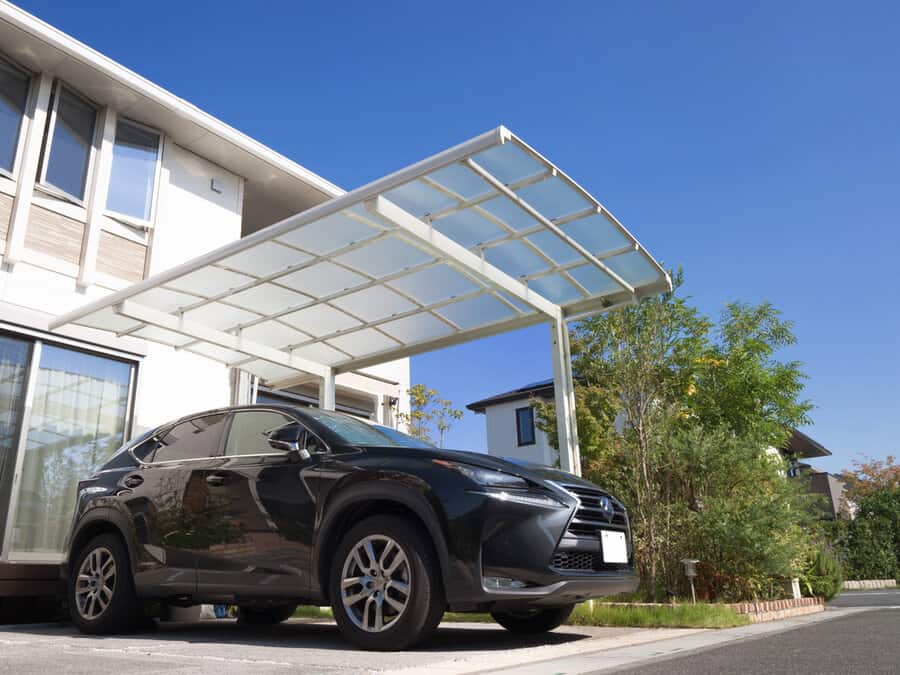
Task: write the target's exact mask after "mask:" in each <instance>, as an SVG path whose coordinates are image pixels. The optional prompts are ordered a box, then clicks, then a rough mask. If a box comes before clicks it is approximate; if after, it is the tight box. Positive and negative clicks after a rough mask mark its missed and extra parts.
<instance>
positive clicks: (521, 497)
mask: <svg viewBox="0 0 900 675" xmlns="http://www.w3.org/2000/svg"><path fill="white" fill-rule="evenodd" d="M433 461H434V463H435V464H440V465H441V466H445V467H447V468H448V469H453V470H454V471H459V472H460V473H461V474H463V475H464V476H466V477H467V478H469V479H471V480H473V481H475V482H476V483H478V484H479V485H481V486H482V487H485V488H489V489H487V490H478V491H477V492H479V493H480V494H483V495H486V496H488V497H492V498H494V499H499V500H500V501H504V502H516V503H518V504H526V505H528V506H541V507H544V508H559V507H561V506H563V507H564V506H565V504H564V503H562V502H561V501H559V500H557V499H554V498H553V497H551V496H550V495H548V494H546V493H545V492H542V491H540V490H536V489H529V488H531V487H532V486H531V485H529V483H528V481H526V480H525V479H524V478H519V477H518V476H514V475H512V474H511V473H504V472H503V471H493V470H491V469H482V468H481V467H477V466H471V465H469V464H458V463H456V462H448V461H446V460H443V459H435V460H433ZM473 492H475V491H474V490H473Z"/></svg>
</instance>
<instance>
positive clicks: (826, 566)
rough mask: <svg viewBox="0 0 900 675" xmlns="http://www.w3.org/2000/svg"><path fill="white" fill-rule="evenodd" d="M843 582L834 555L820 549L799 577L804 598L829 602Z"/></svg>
mask: <svg viewBox="0 0 900 675" xmlns="http://www.w3.org/2000/svg"><path fill="white" fill-rule="evenodd" d="M843 581H844V579H843V574H842V573H841V564H840V562H838V559H837V558H836V557H835V556H834V554H832V553H831V552H830V551H828V550H826V549H824V548H822V549H819V551H818V552H817V553H816V555H815V557H814V558H813V560H812V562H811V564H810V565H809V567H808V568H807V569H806V570H805V571H804V572H803V574H802V575H801V576H800V589H801V591H802V593H803V595H805V596H808V597H810V596H811V597H815V598H825V600H831V599H832V598H833V597H834V596H836V595H837V594H838V593H840V591H841V584H842V583H843Z"/></svg>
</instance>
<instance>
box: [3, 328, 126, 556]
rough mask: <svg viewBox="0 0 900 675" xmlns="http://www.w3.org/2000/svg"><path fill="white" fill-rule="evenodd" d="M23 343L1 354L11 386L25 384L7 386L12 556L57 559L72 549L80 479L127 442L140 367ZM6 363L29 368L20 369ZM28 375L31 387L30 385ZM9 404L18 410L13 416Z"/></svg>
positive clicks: (44, 344)
mask: <svg viewBox="0 0 900 675" xmlns="http://www.w3.org/2000/svg"><path fill="white" fill-rule="evenodd" d="M0 339H5V338H0ZM22 344H23V345H24V346H25V348H26V350H25V351H24V352H22V351H21V350H20V351H19V352H15V351H13V350H12V348H7V352H8V353H9V354H10V355H11V356H9V357H8V358H7V359H6V361H3V360H2V358H3V357H2V354H3V352H2V351H0V372H3V370H2V369H3V368H5V369H6V370H8V371H10V379H11V381H12V380H15V381H16V382H18V383H20V384H19V386H18V389H16V390H15V392H13V391H12V390H10V393H9V396H8V397H6V391H7V390H6V389H5V388H2V387H5V385H0V416H2V417H0V453H2V452H3V448H4V445H3V444H4V443H7V445H8V449H7V450H6V458H7V461H6V462H5V466H6V467H7V470H8V471H12V470H13V469H12V466H10V465H12V464H13V459H15V460H16V461H15V466H16V467H17V473H18V478H17V480H16V481H15V484H14V487H13V490H12V494H11V498H10V499H9V500H8V501H7V502H6V503H8V504H9V507H10V508H11V509H12V517H11V518H10V519H9V522H11V523H12V529H11V531H10V532H8V533H7V551H8V554H9V558H10V559H11V560H27V559H33V560H45V559H46V560H52V559H54V558H56V557H59V556H60V554H61V553H62V551H63V547H64V545H65V539H66V535H67V533H68V530H69V526H70V525H71V522H72V515H73V509H74V507H75V499H76V489H77V484H78V481H79V480H81V479H82V478H86V477H87V476H90V475H91V474H92V473H93V472H94V471H96V470H97V469H98V468H99V467H100V466H102V465H103V463H104V462H106V460H107V459H108V458H109V457H110V455H112V453H113V452H115V450H116V448H118V447H120V446H121V445H122V443H124V441H125V435H126V433H127V427H128V422H129V417H130V414H129V413H130V408H131V392H132V383H133V379H134V368H135V366H134V364H133V363H132V362H129V361H124V360H120V359H115V358H110V357H108V356H101V355H98V354H92V353H87V352H84V351H80V350H78V349H72V348H70V347H66V346H61V345H57V344H51V343H47V342H43V341H39V340H36V341H34V342H33V343H31V344H29V343H28V342H22ZM2 346H3V343H2V342H0V349H2ZM29 348H30V349H31V350H32V353H33V356H32V360H33V361H35V362H36V366H32V367H31V368H35V370H34V371H33V372H32V371H31V368H29V367H28V365H27V364H26V363H25V361H26V360H27V359H26V358H25V357H24V356H23V354H26V355H27V352H28V349H29ZM16 359H18V360H16ZM4 363H9V364H13V363H20V364H22V365H21V368H20V370H16V369H15V367H14V366H13V365H7V366H4V365H2V364H4ZM29 376H30V378H31V384H30V385H26V382H27V381H28V380H29ZM26 389H28V391H26ZM7 398H8V399H9V403H8V405H7V404H6V403H5V401H6V399H7ZM4 406H6V407H8V408H9V410H10V411H13V410H14V411H15V412H14V413H9V414H8V415H7V414H6V413H4V412H3V411H4V410H5V409H6V407H4ZM7 417H8V418H9V422H8V423H6V424H4V422H5V421H6V419H7ZM22 425H24V427H25V434H24V436H23V434H22V433H21V431H20V428H21V426H22ZM7 427H9V431H8V432H7V431H6V428H7ZM14 427H15V428H14ZM7 437H9V439H10V440H9V441H5V439H6V438H7ZM16 449H18V450H17V451H16ZM0 457H3V455H2V454H0ZM3 505H5V503H4V502H0V506H3Z"/></svg>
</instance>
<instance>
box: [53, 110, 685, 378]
mask: <svg viewBox="0 0 900 675" xmlns="http://www.w3.org/2000/svg"><path fill="white" fill-rule="evenodd" d="M669 287H670V282H669V279H668V275H667V274H666V273H665V271H664V270H663V269H662V268H661V267H660V266H659V264H658V263H657V262H656V261H655V260H654V259H653V258H652V257H651V256H650V254H649V253H647V251H646V250H645V249H644V248H643V247H642V246H641V245H640V244H639V243H638V242H637V240H636V239H635V238H634V237H633V236H632V234H631V233H630V232H629V231H628V230H626V229H625V228H624V227H623V226H622V225H621V224H620V223H619V222H618V221H617V220H616V219H615V217H614V216H612V214H610V213H609V211H607V210H606V209H605V208H604V207H603V206H602V205H601V204H600V203H599V202H598V201H597V200H596V199H594V198H593V197H592V196H591V195H590V194H589V193H588V192H586V191H585V190H584V189H583V188H582V187H581V186H579V185H578V184H577V183H575V182H574V181H573V180H571V179H570V178H569V177H568V176H566V174H565V173H563V172H562V171H561V170H559V168H557V167H556V166H554V165H553V164H551V163H550V162H549V161H548V160H546V159H545V158H544V157H543V156H542V155H540V154H539V153H537V152H536V151H535V150H533V149H532V148H531V147H530V146H528V145H527V144H526V143H524V142H523V141H522V140H520V139H519V138H517V137H516V136H515V135H513V134H512V133H510V132H509V131H508V130H507V129H505V128H503V127H500V128H498V129H496V130H494V131H491V132H488V133H486V134H482V135H481V136H478V137H476V138H474V139H472V140H470V141H467V142H466V143H463V144H461V145H458V146H456V147H454V148H451V149H449V150H446V151H444V152H442V153H439V154H437V155H435V156H433V157H430V158H428V159H425V160H423V161H421V162H419V163H417V164H414V165H412V166H410V167H407V168H406V169H402V170H401V171H398V172H396V173H393V174H390V175H388V176H385V177H384V178H381V179H378V180H376V181H374V182H373V183H370V184H368V185H365V186H363V187H361V188H358V189H356V190H353V191H352V192H349V193H347V194H345V195H342V196H340V197H337V198H335V199H333V200H331V201H329V202H325V203H324V204H320V205H318V206H316V207H314V208H312V209H309V210H307V211H304V212H301V213H298V214H296V215H294V216H291V217H289V218H286V219H285V220H283V221H281V222H279V223H275V224H274V225H271V226H269V227H267V228H265V229H262V230H259V231H258V232H255V233H253V234H251V235H249V236H248V237H245V238H243V239H240V240H238V241H235V242H233V243H231V244H228V245H226V246H224V247H222V248H220V249H218V250H215V251H212V252H210V253H207V254H205V255H202V256H200V257H198V258H196V259H194V260H191V261H188V262H187V263H184V264H182V265H179V266H177V267H175V268H172V269H170V270H167V271H165V272H162V273H159V274H157V275H155V276H154V277H151V278H149V279H147V280H145V281H141V282H139V283H137V284H134V285H133V286H130V287H128V288H125V289H123V290H121V291H118V292H116V293H113V294H112V295H110V296H108V297H106V298H103V299H100V300H95V301H93V302H91V303H89V304H87V305H85V306H84V307H82V308H80V309H78V310H75V311H73V312H70V313H69V314H66V315H64V316H61V317H59V318H58V319H57V320H56V321H54V322H53V327H55V328H58V327H62V326H65V325H70V324H71V325H80V326H88V327H91V328H94V329H99V330H103V331H107V332H110V333H113V334H115V335H117V336H120V337H125V336H130V337H135V338H140V339H144V340H151V341H154V342H160V343H162V344H168V345H172V346H175V347H176V348H179V349H185V350H187V351H190V352H192V353H196V354H201V355H203V356H205V357H207V358H211V359H214V360H217V361H220V362H222V363H225V364H227V365H229V366H233V367H239V368H242V369H245V370H248V371H250V372H253V373H255V374H257V375H259V376H260V377H262V378H264V379H265V380H267V381H268V382H269V383H277V382H280V381H282V380H285V379H289V378H291V377H295V376H296V373H312V374H314V375H322V374H324V373H327V372H330V370H331V369H334V370H337V371H338V372H343V371H349V370H355V369H357V368H362V367H365V366H367V365H373V364H375V363H379V362H383V361H388V360H391V359H395V358H400V357H403V356H408V355H411V354H415V353H420V352H423V351H428V350H429V349H436V348H439V347H442V346H445V345H449V344H454V343H457V342H463V341H466V340H471V339H475V338H478V337H480V336H483V335H489V334H493V333H497V332H500V331H503V330H511V329H513V328H518V327H521V326H525V325H531V324H536V323H540V322H543V321H549V320H559V319H561V318H562V319H566V318H577V317H582V316H586V315H589V314H591V313H596V312H600V311H606V309H608V308H609V307H611V306H616V305H618V304H621V303H625V302H629V301H633V300H634V299H639V298H640V297H644V296H647V295H652V294H655V293H659V292H662V291H665V290H667V289H668V288H669Z"/></svg>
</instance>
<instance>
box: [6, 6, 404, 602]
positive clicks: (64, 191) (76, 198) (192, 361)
mask: <svg viewBox="0 0 900 675" xmlns="http://www.w3.org/2000/svg"><path fill="white" fill-rule="evenodd" d="M341 194H343V191H342V190H341V189H340V188H338V187H336V186H334V185H332V184H331V183H329V182H328V181H327V180H325V179H323V178H321V177H319V176H317V175H316V174H314V173H312V172H311V171H309V170H307V169H305V168H304V167H302V166H300V165H299V164H296V163H294V162H292V161H290V160H288V159H287V158H285V157H283V156H281V155H279V154H278V153H277V152H275V151H274V150H272V149H270V148H268V147H266V146H264V145H262V144H261V143H259V142H257V141H254V140H253V139H251V138H248V137H247V136H245V135H243V134H241V133H240V132H238V131H236V130H235V129H233V128H231V127H229V126H228V125H226V124H224V123H223V122H221V121H219V120H217V119H215V118H213V117H212V116H210V115H208V114H206V113H204V112H203V111H201V110H199V109H198V108H196V107H195V106H193V105H191V104H190V103H188V102H186V101H184V100H182V99H180V98H178V97H176V96H174V95H173V94H171V93H169V92H167V91H165V90H164V89H162V88H160V87H159V86H157V85H155V84H153V83H152V82H149V81H147V80H145V79H143V78H142V77H140V76H139V75H137V74H135V73H133V72H131V71H130V70H128V69H126V68H124V67H123V66H121V65H119V64H117V63H115V62H114V61H111V60H110V59H108V58H106V57H105V56H103V55H102V54H99V53H97V52H96V51H94V50H92V49H90V48H89V47H87V46H85V45H83V44H81V43H80V42H78V41H76V40H74V39H73V38H71V37H69V36H67V35H65V34H64V33H62V32H60V31H58V30H56V29H55V28H53V27H52V26H49V25H47V24H46V23H44V22H42V21H40V20H38V19H36V18H35V17H33V16H31V15H29V14H27V13H26V12H24V11H22V10H20V9H18V8H16V7H14V6H13V5H10V4H8V3H6V2H0V260H2V268H0V542H2V549H0V599H2V598H3V597H4V596H6V597H9V596H11V595H27V594H37V593H40V592H41V591H43V590H45V589H46V585H45V582H44V581H42V580H41V579H42V575H44V576H47V575H49V576H50V577H52V576H53V575H55V574H56V570H57V568H56V567H54V566H53V565H54V563H58V562H59V561H60V560H62V557H63V547H64V540H65V537H66V533H67V530H68V527H69V524H70V522H71V517H72V508H73V506H74V504H75V490H76V482H77V480H78V479H79V478H81V477H84V476H86V475H89V474H90V473H91V472H92V471H93V470H94V469H96V468H97V467H98V466H99V465H100V464H102V463H103V462H104V460H105V459H106V458H107V457H108V456H109V455H110V453H111V452H113V450H114V449H115V448H117V447H118V446H119V445H120V444H121V443H122V442H123V441H125V440H126V439H128V438H130V437H132V436H133V435H136V434H139V433H141V432H143V431H144V430H146V429H148V428H151V427H153V426H156V425H159V424H161V423H164V422H166V421H167V420H170V419H173V418H176V417H179V416H181V415H185V414H188V413H190V412H194V411H198V410H203V409H207V408H215V407H220V406H226V405H229V404H232V403H250V402H253V401H259V402H265V401H272V400H279V401H280V400H290V401H294V402H296V403H299V404H302V405H315V404H316V403H317V397H318V384H317V382H315V381H312V380H313V379H314V378H300V377H298V378H295V379H292V380H289V381H280V382H260V381H258V380H257V379H256V378H252V377H250V376H249V375H248V374H247V373H242V372H240V371H238V370H234V369H229V368H227V367H226V366H225V365H223V364H221V363H219V362H215V361H212V360H210V359H209V358H206V357H205V356H204V355H203V349H204V345H199V346H198V345H196V344H191V343H189V344H186V345H181V347H180V348H179V349H177V350H173V349H171V348H169V347H166V346H163V345H159V344H157V343H155V342H150V341H147V340H143V339H141V338H147V339H148V340H151V339H152V340H161V341H163V342H165V341H166V335H165V334H166V332H167V331H165V330H163V329H160V328H154V327H152V326H148V325H145V326H144V327H143V328H141V329H139V330H135V331H133V332H130V331H128V332H130V335H128V336H127V337H126V336H120V337H119V338H118V339H116V340H115V341H113V339H112V338H110V337H108V336H106V335H105V334H103V333H101V332H100V331H94V330H91V329H87V328H84V329H78V328H73V329H67V330H66V331H65V334H64V335H61V334H59V333H50V332H49V331H48V326H49V322H50V320H51V319H52V318H53V317H56V316H57V315H59V314H61V313H64V312H67V311H70V310H72V309H74V308H76V307H79V306H81V305H84V304H85V303H86V302H87V301H90V300H93V299H96V298H100V297H102V296H105V295H107V294H109V293H111V292H113V291H115V290H118V289H121V288H123V287H125V286H127V285H129V284H132V283H133V282H136V281H140V280H141V279H143V278H145V277H147V276H148V275H151V274H155V273H158V272H160V271H162V270H165V269H168V268H170V267H173V266H175V265H177V264H179V263H182V262H184V261H187V260H189V259H192V258H195V257H197V256H199V255H202V254H204V253H206V252H208V251H211V250H213V249H215V248H217V247H219V246H222V245H224V244H226V243H228V242H232V241H234V240H237V239H238V238H241V237H243V236H246V235H248V234H250V233H252V232H255V231H257V230H259V229H261V228H263V227H265V226H267V225H270V224H272V223H274V222H276V221H279V220H281V219H283V218H285V217H287V216H290V215H292V214H295V213H297V212H300V211H304V210H306V209H309V208H310V207H313V206H315V205H317V204H320V203H322V202H325V201H327V200H329V199H332V198H334V197H335V196H338V195H341ZM235 264H236V265H237V264H238V263H237V262H236V263H235ZM207 281H208V283H209V284H210V285H211V287H213V288H219V287H220V286H219V284H218V283H217V281H216V280H213V279H209V280H207ZM251 291H252V289H250V290H248V291H246V293H248V294H251ZM148 293H170V294H171V295H173V296H177V295H179V293H177V292H175V291H168V290H164V289H156V290H154V291H149V292H148ZM157 299H158V298H157ZM172 299H173V300H174V299H175V298H172ZM269 299H270V300H273V301H274V299H271V298H269ZM245 300H246V302H247V303H259V302H264V301H265V300H266V298H251V297H247V298H245ZM204 309H206V310H209V309H211V310H212V312H213V313H214V318H215V316H221V317H233V316H234V313H236V312H240V311H241V310H240V308H239V307H237V306H235V305H232V304H222V303H219V304H218V306H216V304H215V303H214V304H213V305H210V306H207V307H205V308H204ZM282 328H283V329H284V330H285V331H286V332H287V331H289V329H288V328H287V327H285V326H282ZM261 339H262V338H261ZM285 339H286V340H287V342H290V339H288V338H285ZM170 344H171V343H170ZM205 348H207V349H209V347H208V346H206V347H205ZM408 386H409V362H408V359H402V360H399V361H394V362H392V363H387V364H383V365H379V366H374V367H372V368H369V369H365V370H364V371H363V372H353V373H345V374H341V375H338V377H337V386H336V407H337V409H339V410H345V411H347V412H351V413H353V414H355V415H359V416H362V417H366V418H371V419H374V420H379V421H383V422H386V423H392V419H393V418H394V415H395V406H396V405H398V402H399V405H400V406H401V407H402V408H403V409H405V408H406V405H407V404H406V401H405V399H406V396H405V392H406V390H407V388H408ZM12 563H22V565H14V564H12ZM42 563H43V565H41V564H42Z"/></svg>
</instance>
